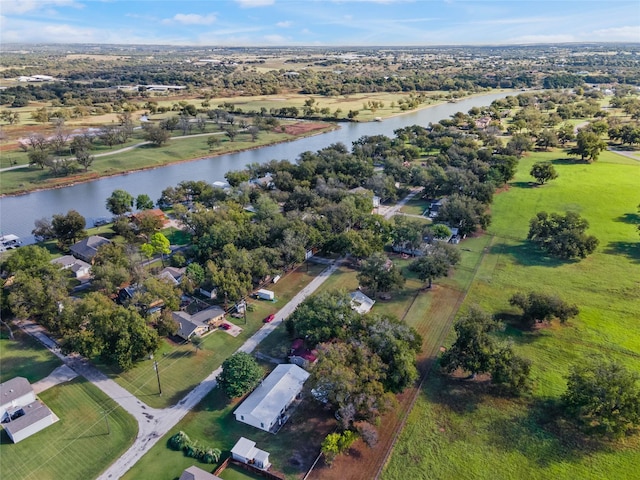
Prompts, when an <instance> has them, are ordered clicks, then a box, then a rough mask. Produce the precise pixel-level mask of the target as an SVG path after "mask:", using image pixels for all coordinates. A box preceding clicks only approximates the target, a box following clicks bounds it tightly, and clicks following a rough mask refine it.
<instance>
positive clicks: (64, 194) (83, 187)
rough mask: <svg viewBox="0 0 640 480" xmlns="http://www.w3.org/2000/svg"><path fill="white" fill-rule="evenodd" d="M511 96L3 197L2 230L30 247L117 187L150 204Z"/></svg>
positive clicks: (90, 217)
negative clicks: (41, 231) (63, 216)
mask: <svg viewBox="0 0 640 480" xmlns="http://www.w3.org/2000/svg"><path fill="white" fill-rule="evenodd" d="M511 94H512V93H511V92H507V93H492V94H488V95H480V96H476V97H472V98H468V99H464V100H460V101H458V102H457V103H444V104H441V105H436V106H434V107H429V108H423V109H421V110H417V111H414V112H410V113H407V114H404V115H398V116H395V117H391V118H388V119H386V120H384V121H382V122H367V123H341V124H340V127H341V128H339V129H338V130H334V131H331V132H328V133H324V134H321V135H315V136H313V137H307V138H301V139H299V140H296V141H293V142H288V143H280V144H277V145H272V146H269V147H263V148H259V149H256V150H249V151H245V152H239V153H233V154H229V155H221V156H217V157H211V158H204V159H201V160H194V161H191V162H183V163H178V164H175V165H168V166H165V167H159V168H155V169H152V170H144V171H140V172H133V173H128V174H124V175H117V176H113V177H106V178H102V179H100V180H94V181H92V182H87V183H80V184H77V185H71V186H68V187H64V188H56V189H51V190H42V191H39V192H33V193H28V194H25V195H18V196H14V197H4V198H1V199H0V232H1V233H2V234H8V233H13V234H15V235H18V236H19V237H21V239H22V241H23V243H24V244H28V243H33V241H34V239H33V236H32V235H31V230H33V228H34V222H35V221H36V220H37V219H39V218H43V217H48V218H51V217H52V216H53V215H54V214H56V213H67V212H68V211H69V210H72V209H73V210H77V211H78V212H79V213H80V214H81V215H83V216H84V217H85V218H86V219H87V225H88V226H91V225H93V221H94V220H95V219H97V218H100V217H105V216H110V214H109V212H108V211H107V209H106V208H105V201H106V199H107V197H109V196H110V195H111V193H112V192H113V191H114V190H115V189H118V188H121V189H124V190H126V191H128V192H129V193H131V194H132V195H133V196H134V197H136V196H137V195H139V194H141V193H146V194H147V195H149V196H150V197H151V198H152V199H153V200H157V199H158V198H160V195H161V193H162V190H164V189H165V188H166V187H168V186H175V185H177V184H178V183H179V182H181V181H183V180H205V181H207V182H215V181H224V175H225V173H226V172H228V171H230V170H240V169H242V168H244V167H245V166H246V165H248V164H250V163H254V162H256V163H266V162H268V161H270V160H273V159H276V160H289V161H292V162H294V161H295V160H296V158H298V156H299V155H300V154H301V153H302V152H306V151H312V152H316V151H317V150H320V149H322V148H324V147H327V146H329V145H331V144H333V143H338V142H342V143H344V144H345V145H346V146H347V147H351V144H352V142H354V141H355V140H357V139H359V138H360V137H362V136H365V135H368V136H370V135H386V136H388V137H393V131H394V130H396V129H398V128H402V127H406V126H410V125H421V126H427V125H428V124H429V123H436V122H438V121H440V120H442V119H444V118H449V117H450V116H451V115H454V114H455V113H456V112H465V113H466V112H468V111H469V110H470V109H471V108H472V107H474V106H478V107H481V106H485V105H489V104H490V103H491V102H493V101H494V100H496V99H498V98H504V97H505V96H507V95H511ZM98 161H99V160H98Z"/></svg>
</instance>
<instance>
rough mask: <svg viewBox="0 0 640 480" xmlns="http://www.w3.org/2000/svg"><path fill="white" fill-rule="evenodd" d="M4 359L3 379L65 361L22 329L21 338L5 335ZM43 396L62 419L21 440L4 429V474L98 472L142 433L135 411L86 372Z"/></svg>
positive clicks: (33, 478) (42, 373)
mask: <svg viewBox="0 0 640 480" xmlns="http://www.w3.org/2000/svg"><path fill="white" fill-rule="evenodd" d="M0 360H1V362H2V369H1V370H2V372H1V377H0V379H1V380H2V381H3V382H4V381H6V380H9V379H11V378H13V377H16V376H23V377H26V378H27V379H28V380H29V381H30V382H34V381H37V380H40V379H42V378H44V377H46V376H47V375H49V374H50V373H51V372H52V371H53V369H55V368H56V367H58V366H59V365H60V361H59V360H58V359H57V358H56V357H55V356H54V355H53V354H52V353H50V352H49V351H48V350H46V349H45V348H44V347H42V346H41V345H40V344H38V343H37V342H36V341H35V340H33V339H32V338H31V337H29V336H28V335H26V334H22V333H21V332H16V340H15V341H12V340H9V339H6V338H3V339H2V340H0ZM38 397H39V398H40V399H41V400H42V401H43V402H44V403H45V404H46V405H47V406H48V407H49V408H50V409H51V410H52V411H53V412H54V413H55V414H56V415H57V416H58V417H59V418H60V420H59V421H58V422H56V423H55V424H53V425H51V426H49V427H47V428H46V429H44V430H42V431H40V432H38V433H36V434H35V435H33V436H31V437H29V438H27V439H25V440H23V441H21V442H19V443H17V444H13V443H12V442H11V440H10V439H9V437H8V436H7V434H6V433H4V431H2V434H1V436H0V476H1V477H2V478H12V479H16V480H22V479H24V480H27V479H29V480H49V479H51V480H58V479H61V478H64V479H69V480H85V479H88V478H94V477H96V476H97V475H98V474H99V473H100V472H101V471H103V470H104V469H105V468H106V467H107V466H108V465H109V464H110V463H111V462H113V461H114V460H115V459H116V458H117V457H118V456H120V455H121V454H122V453H123V452H124V451H125V450H126V449H127V448H128V447H129V445H131V443H132V442H133V440H134V438H135V436H136V433H137V425H136V422H135V420H134V419H133V417H131V416H130V415H129V414H128V413H126V412H125V411H124V410H123V409H122V408H120V407H119V406H118V405H117V404H116V403H115V402H114V401H113V400H111V399H110V398H108V397H107V396H106V395H105V394H104V393H102V392H101V391H100V390H99V389H98V388H96V387H94V386H93V385H92V384H90V383H88V382H86V381H85V380H84V379H83V378H76V379H75V380H73V381H71V382H68V383H63V384H60V385H57V386H55V387H52V388H50V389H48V390H46V391H44V392H42V393H41V394H40V395H38ZM105 417H106V418H105ZM107 426H108V428H107ZM109 432H110V433H109Z"/></svg>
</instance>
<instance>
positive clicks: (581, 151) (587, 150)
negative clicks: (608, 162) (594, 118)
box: [570, 129, 607, 162]
mask: <svg viewBox="0 0 640 480" xmlns="http://www.w3.org/2000/svg"><path fill="white" fill-rule="evenodd" d="M606 148H607V144H606V142H605V141H603V140H602V139H601V138H600V136H599V135H598V134H597V133H595V132H592V131H589V130H586V129H582V130H580V131H579V132H578V135H576V147H575V148H574V149H572V150H571V151H570V153H571V154H572V155H580V158H581V159H582V160H585V159H586V160H588V161H589V162H595V161H596V160H598V157H599V156H600V153H601V152H602V151H603V150H605V149H606Z"/></svg>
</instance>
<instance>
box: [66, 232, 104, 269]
mask: <svg viewBox="0 0 640 480" xmlns="http://www.w3.org/2000/svg"><path fill="white" fill-rule="evenodd" d="M105 243H111V241H110V240H107V239H106V238H104V237H101V236H100V235H91V236H90V237H87V238H85V239H84V240H80V241H79V242H78V243H76V244H74V245H72V246H71V248H70V249H69V250H70V251H71V254H72V255H73V256H74V257H76V258H79V259H80V260H84V261H85V262H87V263H93V257H95V256H96V253H98V247H100V246H101V245H104V244H105Z"/></svg>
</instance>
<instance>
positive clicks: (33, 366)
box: [0, 327, 62, 383]
mask: <svg viewBox="0 0 640 480" xmlns="http://www.w3.org/2000/svg"><path fill="white" fill-rule="evenodd" d="M12 328H13V334H14V336H15V340H9V336H8V334H7V333H6V331H5V329H4V328H3V330H2V337H1V338H0V358H1V359H2V368H0V383H2V382H6V381H7V380H11V379H12V378H13V377H24V378H26V379H27V380H29V382H30V383H34V382H37V381H38V380H42V379H43V378H44V377H46V376H47V375H49V374H50V373H51V372H52V371H53V370H54V369H56V368H57V367H59V366H60V365H62V362H61V361H60V360H59V359H58V358H57V357H56V356H55V355H53V354H52V353H51V352H49V350H47V349H46V348H44V347H42V346H41V345H40V344H39V343H38V342H37V341H36V340H34V339H33V338H32V337H30V336H29V335H27V334H26V333H23V332H22V331H21V330H18V329H17V328H16V327H12Z"/></svg>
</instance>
